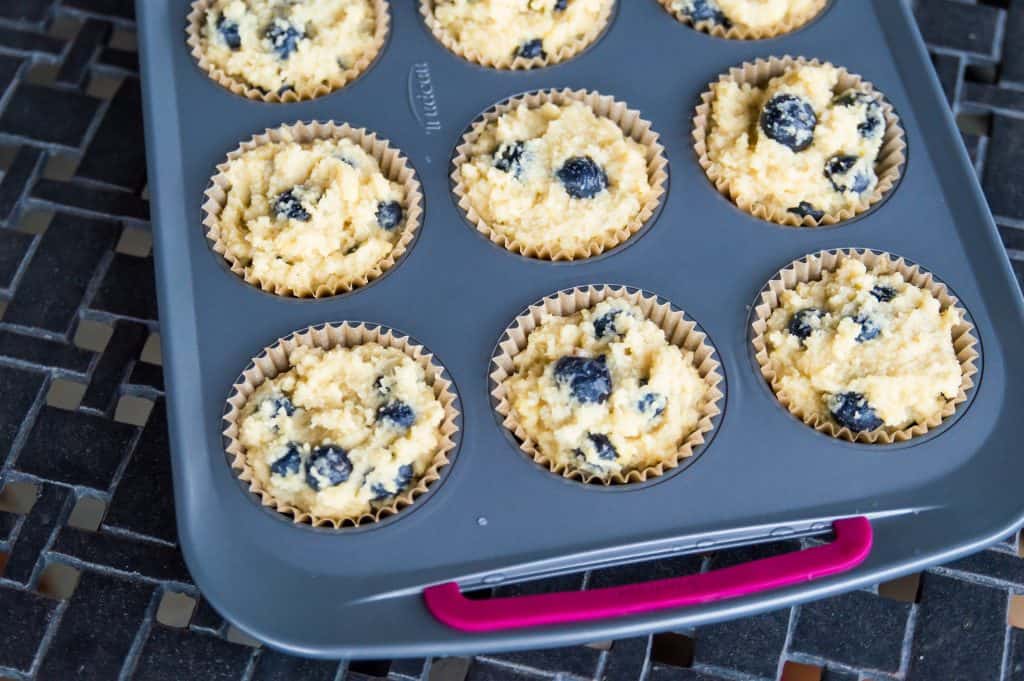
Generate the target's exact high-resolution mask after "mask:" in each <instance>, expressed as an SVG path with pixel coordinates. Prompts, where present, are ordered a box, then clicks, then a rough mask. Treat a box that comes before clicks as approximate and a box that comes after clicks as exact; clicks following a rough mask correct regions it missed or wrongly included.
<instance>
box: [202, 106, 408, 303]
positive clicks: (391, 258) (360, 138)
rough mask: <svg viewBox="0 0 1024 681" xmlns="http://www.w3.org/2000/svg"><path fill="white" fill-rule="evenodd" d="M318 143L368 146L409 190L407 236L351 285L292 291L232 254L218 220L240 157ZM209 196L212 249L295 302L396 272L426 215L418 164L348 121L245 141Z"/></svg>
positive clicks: (206, 218)
mask: <svg viewBox="0 0 1024 681" xmlns="http://www.w3.org/2000/svg"><path fill="white" fill-rule="evenodd" d="M317 139H335V140H340V139H348V140H351V141H352V142H354V143H356V144H358V145H359V146H360V147H362V149H363V150H364V151H365V152H367V153H368V154H370V156H373V158H375V159H376V160H377V163H378V164H379V165H380V169H381V173H382V174H383V175H384V176H385V177H386V178H387V179H389V180H391V181H392V182H397V183H398V184H401V185H402V186H403V188H404V190H405V201H404V202H403V204H402V210H403V213H404V215H405V226H404V227H402V233H401V235H400V236H399V237H398V241H396V242H395V244H394V246H393V248H392V249H391V252H390V253H388V254H387V255H386V256H385V257H384V258H382V259H381V260H379V261H378V262H377V264H376V265H374V267H373V268H372V269H371V270H370V271H369V272H366V273H365V274H363V275H362V276H360V277H357V278H355V279H353V280H351V281H344V280H340V281H334V282H331V283H329V284H320V285H319V286H317V287H316V288H315V289H310V288H300V289H292V288H290V287H288V286H285V285H283V284H278V283H275V282H272V281H267V280H264V279H261V278H259V277H256V276H254V275H252V274H251V273H250V272H248V271H247V269H246V267H245V265H244V264H243V263H241V262H240V261H239V260H238V259H237V258H236V257H235V256H234V255H232V253H231V252H230V251H229V250H228V248H227V244H225V243H224V242H223V241H222V235H221V233H220V227H219V225H218V224H217V218H218V217H219V216H220V213H221V211H222V210H223V209H224V203H225V201H226V200H227V192H228V189H229V188H230V183H229V182H228V178H227V169H228V164H229V163H230V162H231V161H234V160H235V159H237V158H238V157H239V156H241V155H242V154H243V153H244V152H246V151H249V150H251V149H255V148H256V147H259V146H262V145H264V144H270V143H273V142H297V143H299V144H304V143H308V142H312V141H314V140H317ZM205 195H206V201H205V202H204V203H203V225H204V226H205V227H206V238H207V240H209V242H210V245H211V248H213V250H214V251H215V252H217V253H219V254H220V255H221V256H222V257H223V258H224V260H226V261H227V263H228V265H230V267H231V271H232V272H234V273H235V274H237V275H238V276H240V277H242V279H244V280H245V281H246V282H248V283H250V284H252V285H253V286H258V287H259V288H261V289H263V290H264V291H267V292H269V293H274V294H276V295H279V296H291V297H295V298H309V297H313V298H324V297H328V296H333V295H337V294H338V293H343V292H346V291H352V290H354V289H357V288H359V287H361V286H365V285H366V284H368V283H369V282H371V281H373V280H374V279H377V278H378V277H380V276H381V275H382V274H384V273H385V272H386V271H388V270H389V269H391V268H392V267H393V266H394V265H395V263H396V262H397V261H398V260H399V259H400V258H401V257H402V255H403V254H404V253H405V252H406V250H408V248H409V245H410V244H411V243H412V241H413V239H415V238H416V230H418V229H419V226H420V221H421V216H422V214H423V193H422V190H421V188H420V182H419V180H418V179H416V173H415V172H414V171H413V169H412V166H411V165H409V161H408V159H406V157H405V156H403V155H402V154H401V153H400V152H399V151H398V150H397V149H395V148H394V147H392V146H390V144H389V143H388V140H386V139H381V138H379V137H377V135H376V133H372V132H369V131H367V130H366V129H365V128H353V127H351V126H349V125H348V124H347V123H342V124H337V123H335V122H333V121H328V122H326V123H321V122H319V121H312V122H309V123H304V122H301V121H300V122H298V123H295V124H293V125H283V126H281V127H279V128H273V129H270V128H268V129H266V130H265V131H263V133H261V134H257V135H253V137H252V138H251V139H249V140H248V141H246V142H243V143H242V144H241V145H240V146H239V147H238V148H236V149H235V150H234V151H232V152H231V153H229V154H228V155H227V158H226V159H225V160H224V161H223V162H222V163H220V164H219V165H218V166H217V174H216V175H214V176H213V178H212V179H211V180H210V186H209V187H208V188H207V189H206V192H205Z"/></svg>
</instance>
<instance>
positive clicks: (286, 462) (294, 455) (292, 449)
mask: <svg viewBox="0 0 1024 681" xmlns="http://www.w3.org/2000/svg"><path fill="white" fill-rule="evenodd" d="M301 467H302V454H300V453H299V446H298V445H297V444H295V443H294V442H289V443H288V447H287V449H285V452H284V454H283V455H282V456H281V457H280V458H279V459H277V461H275V462H274V463H272V464H270V472H271V473H273V474H274V475H281V476H284V475H291V474H292V473H298V472H299V468H301Z"/></svg>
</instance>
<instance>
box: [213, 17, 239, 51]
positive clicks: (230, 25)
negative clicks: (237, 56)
mask: <svg viewBox="0 0 1024 681" xmlns="http://www.w3.org/2000/svg"><path fill="white" fill-rule="evenodd" d="M217 32H218V33H220V37H221V38H223V39H224V42H225V44H227V46H228V47H230V48H231V49H232V50H237V49H240V48H241V47H242V36H240V35H238V24H236V23H235V22H233V21H231V20H230V19H225V18H224V17H223V15H222V16H221V17H220V18H219V19H217Z"/></svg>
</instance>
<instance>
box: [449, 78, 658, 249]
mask: <svg viewBox="0 0 1024 681" xmlns="http://www.w3.org/2000/svg"><path fill="white" fill-rule="evenodd" d="M549 102H550V103H552V104H555V105H557V106H565V105H567V104H569V103H571V102H581V103H582V104H585V105H586V106H588V107H590V109H591V110H593V112H594V113H595V114H596V115H597V116H600V117H603V118H607V119H609V120H611V121H612V122H613V123H615V124H616V125H618V126H619V128H620V129H621V130H622V132H623V134H624V135H625V136H626V137H627V138H629V139H632V140H633V141H634V142H637V143H638V144H640V145H641V146H643V148H644V151H645V158H646V161H647V181H648V184H650V186H651V191H650V192H649V193H648V195H647V197H646V198H645V199H644V202H643V204H642V205H641V207H640V211H639V212H638V213H637V214H636V215H635V216H634V217H633V219H632V220H630V221H629V223H628V224H626V226H625V227H623V228H621V229H619V230H617V231H616V232H614V233H612V234H609V235H607V236H606V237H605V238H604V239H603V240H602V241H601V242H599V243H595V244H589V245H585V246H580V247H578V248H576V249H571V250H569V249H563V248H561V247H556V248H550V247H548V246H546V245H545V246H541V247H539V248H536V247H534V246H529V245H525V244H522V243H520V242H519V241H518V240H517V239H514V238H511V237H507V236H505V235H504V234H501V233H499V232H497V231H495V230H493V229H491V227H490V225H488V224H487V222H486V221H485V220H484V219H483V217H482V216H481V215H480V214H479V213H477V211H476V209H475V208H474V207H473V205H472V203H471V202H470V200H469V195H468V192H467V191H466V187H465V185H464V184H463V179H462V166H463V164H464V163H467V162H468V161H470V160H471V157H470V156H469V154H470V153H471V149H472V147H473V145H474V144H475V143H476V141H477V139H479V137H480V135H481V134H482V133H483V131H484V129H485V128H486V127H487V126H488V125H490V124H491V123H493V122H495V121H496V120H498V118H500V117H501V116H502V115H504V114H506V113H508V112H509V111H512V110H513V109H516V108H517V107H518V106H520V105H521V104H525V105H526V106H527V107H528V108H531V109H533V108H537V107H539V106H541V105H543V104H546V103H549ZM452 165H453V170H452V174H451V182H452V192H453V193H454V194H455V198H456V201H457V203H458V205H459V208H461V209H462V211H463V213H464V215H465V216H466V219H468V220H469V221H470V222H471V223H472V224H473V225H474V226H475V227H476V228H477V230H478V231H479V232H480V233H481V234H483V235H484V236H486V237H487V238H488V239H490V240H491V241H493V242H494V243H496V244H498V245H499V246H501V247H502V248H505V249H507V250H509V251H512V252H513V253H518V254H520V255H523V256H526V257H528V258H537V259H540V260H582V259H584V258H591V257H593V256H595V255H599V254H601V253H603V252H605V251H607V250H609V249H611V248H614V247H616V246H618V245H619V244H621V243H623V242H625V241H626V240H627V239H629V238H630V237H632V236H633V235H634V234H636V233H637V232H639V231H640V230H641V229H642V228H643V227H644V225H645V224H647V222H648V221H649V220H650V219H651V218H652V217H653V216H654V213H655V211H657V210H658V206H659V204H660V203H661V199H662V196H663V195H664V194H665V184H666V181H667V180H668V170H667V168H668V160H667V159H666V157H665V148H664V147H663V146H662V145H661V144H660V143H659V142H658V133H656V132H654V130H652V129H651V123H650V121H648V120H646V119H644V118H643V117H642V116H641V115H640V112H639V111H636V110H635V109H630V108H628V107H627V106H626V105H625V104H624V103H622V102H618V101H616V100H615V99H613V98H612V97H609V96H608V95H602V94H600V93H598V92H590V91H587V90H569V89H563V90H537V91H535V92H529V93H527V94H524V95H518V96H516V97H512V98H510V99H506V100H504V101H502V102H499V103H498V104H495V105H494V106H492V107H491V108H490V109H488V110H487V111H485V112H484V113H483V114H481V115H480V116H479V117H478V118H477V119H476V120H475V121H473V123H472V124H471V125H470V128H469V130H468V131H467V132H466V133H465V134H464V135H463V136H462V141H461V142H460V143H459V146H457V147H456V148H455V158H454V159H452Z"/></svg>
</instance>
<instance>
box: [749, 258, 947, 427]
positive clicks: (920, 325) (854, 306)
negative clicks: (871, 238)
mask: <svg viewBox="0 0 1024 681" xmlns="http://www.w3.org/2000/svg"><path fill="white" fill-rule="evenodd" d="M780 303H781V306H780V307H779V308H778V309H776V310H775V311H774V312H772V315H771V317H770V318H769V320H768V332H767V334H766V337H765V339H766V341H767V346H768V357H769V361H770V362H771V365H772V368H773V369H774V370H775V373H776V376H777V380H778V387H779V389H780V390H782V391H783V392H785V393H786V395H787V397H788V398H789V400H790V402H791V404H792V405H793V406H794V407H795V408H796V409H797V410H799V411H800V412H802V413H803V414H807V415H815V416H817V417H818V418H819V419H820V420H822V421H828V420H829V419H832V420H833V421H835V422H836V423H837V424H838V425H840V426H846V427H847V428H849V429H850V430H851V431H854V432H859V431H870V430H875V429H877V428H881V427H884V428H886V429H887V430H902V429H904V428H908V427H910V426H911V425H913V424H914V423H923V422H926V421H928V420H929V419H932V418H937V417H938V416H939V415H940V414H941V412H942V410H943V408H944V407H945V406H946V403H947V402H948V401H949V400H951V399H953V398H954V397H956V395H957V393H958V392H959V389H960V383H961V370H960V363H959V361H958V360H957V357H956V352H955V351H954V349H953V336H952V330H953V328H954V327H955V326H957V325H958V324H959V323H960V314H959V311H958V310H957V309H956V308H955V307H948V308H946V309H945V310H943V309H941V305H940V304H939V301H938V300H937V299H936V298H935V297H934V296H933V295H932V294H931V292H929V291H927V290H925V289H921V288H918V287H916V286H914V285H912V284H910V283H908V282H905V281H904V279H903V276H902V275H900V274H899V273H893V274H878V273H876V272H873V271H869V270H868V269H867V267H866V266H865V265H864V263H862V262H860V261H859V260H856V259H853V258H846V259H844V260H843V261H842V263H841V264H840V266H839V268H838V269H837V270H836V271H835V272H824V273H823V274H822V278H821V280H820V281H813V282H808V283H801V284H799V285H798V286H797V287H796V289H795V290H787V291H784V292H783V293H782V294H781V296H780Z"/></svg>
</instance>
